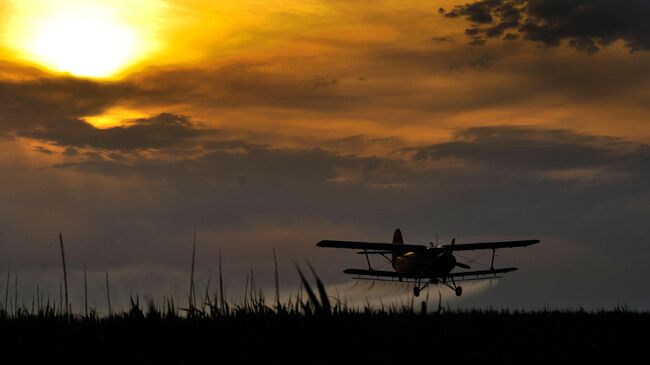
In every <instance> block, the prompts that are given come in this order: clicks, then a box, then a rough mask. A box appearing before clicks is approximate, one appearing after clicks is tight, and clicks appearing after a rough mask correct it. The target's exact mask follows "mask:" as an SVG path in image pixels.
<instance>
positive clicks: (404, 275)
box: [343, 267, 517, 280]
mask: <svg viewBox="0 0 650 365" xmlns="http://www.w3.org/2000/svg"><path fill="white" fill-rule="evenodd" d="M515 270H517V268H516V267H506V268H503V269H491V270H477V271H463V272H455V273H450V274H447V275H444V276H442V275H441V276H430V275H419V274H410V273H399V272H395V271H381V270H363V269H346V270H343V273H345V274H349V275H358V276H374V277H384V278H395V279H440V280H442V279H448V278H454V279H456V278H461V279H462V278H467V277H472V276H473V277H477V278H478V277H481V276H484V277H485V276H493V275H498V274H505V273H508V272H512V271H515Z"/></svg>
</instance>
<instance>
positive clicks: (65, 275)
mask: <svg viewBox="0 0 650 365" xmlns="http://www.w3.org/2000/svg"><path fill="white" fill-rule="evenodd" d="M59 243H60V244H61V262H62V263H63V284H64V286H65V315H66V317H67V316H68V315H69V309H70V306H69V302H68V271H67V269H66V266H65V251H64V249H63V234H62V233H61V232H59Z"/></svg>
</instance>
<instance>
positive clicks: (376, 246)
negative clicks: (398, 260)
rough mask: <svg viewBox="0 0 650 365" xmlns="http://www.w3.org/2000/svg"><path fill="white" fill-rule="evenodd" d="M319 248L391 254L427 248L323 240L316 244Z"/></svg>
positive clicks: (398, 244) (395, 244)
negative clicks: (382, 251)
mask: <svg viewBox="0 0 650 365" xmlns="http://www.w3.org/2000/svg"><path fill="white" fill-rule="evenodd" d="M316 246H318V247H332V248H351V249H359V250H384V251H391V252H418V251H425V250H426V249H427V246H424V245H405V244H401V243H376V242H356V241H331V240H323V241H320V242H318V243H317V244H316Z"/></svg>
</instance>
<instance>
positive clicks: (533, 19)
mask: <svg viewBox="0 0 650 365" xmlns="http://www.w3.org/2000/svg"><path fill="white" fill-rule="evenodd" d="M444 14H445V16H446V17H449V18H458V17H463V18H465V19H466V20H468V21H469V22H470V23H472V26H473V27H472V28H470V30H471V31H470V32H466V34H467V35H468V36H470V37H471V38H472V42H473V43H476V42H481V41H485V39H486V38H495V37H503V38H504V39H508V40H512V39H514V38H515V36H516V34H520V35H521V36H522V37H523V39H524V40H528V41H533V42H540V43H543V44H544V45H546V46H549V47H557V46H559V45H560V44H562V43H563V42H564V43H565V44H567V45H569V46H570V47H573V48H576V49H578V50H580V51H583V52H586V53H590V54H592V53H596V52H598V51H599V50H600V48H601V47H603V46H607V45H609V44H611V43H613V42H615V41H617V40H622V41H624V42H625V46H626V47H627V48H628V49H629V50H630V51H645V50H648V49H650V25H649V24H648V22H647V18H648V17H649V16H650V3H648V2H647V1H644V0H621V1H609V0H480V1H474V2H472V3H468V4H465V5H457V6H455V7H454V8H453V9H452V10H451V11H449V12H446V13H444Z"/></svg>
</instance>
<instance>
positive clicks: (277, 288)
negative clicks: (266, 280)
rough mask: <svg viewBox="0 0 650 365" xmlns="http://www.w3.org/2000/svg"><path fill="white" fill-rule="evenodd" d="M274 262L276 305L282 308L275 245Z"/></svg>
mask: <svg viewBox="0 0 650 365" xmlns="http://www.w3.org/2000/svg"><path fill="white" fill-rule="evenodd" d="M273 264H274V265H275V272H274V279H275V306H276V308H277V309H278V310H279V309H280V278H279V275H278V256H277V255H276V254H275V247H273Z"/></svg>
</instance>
